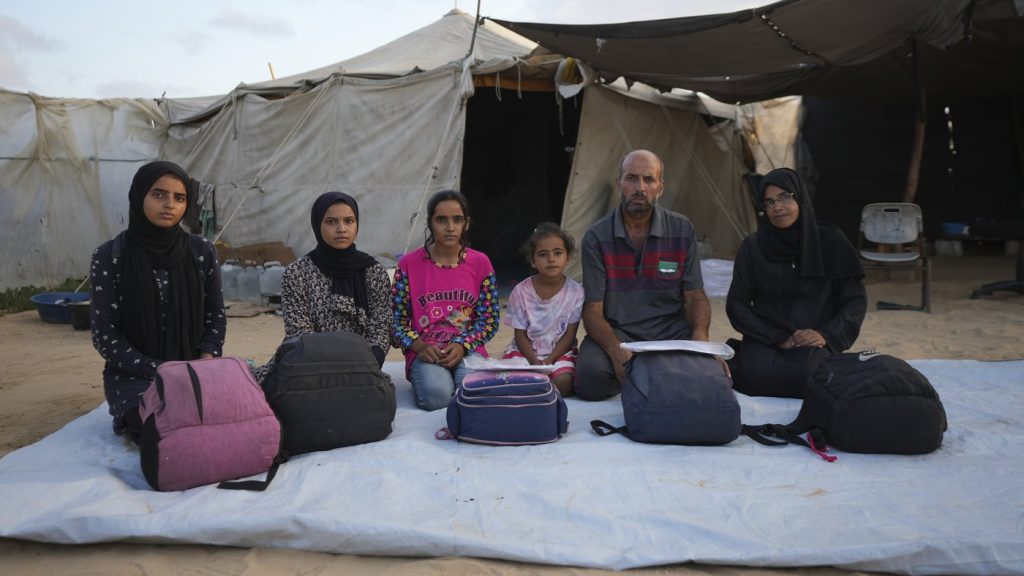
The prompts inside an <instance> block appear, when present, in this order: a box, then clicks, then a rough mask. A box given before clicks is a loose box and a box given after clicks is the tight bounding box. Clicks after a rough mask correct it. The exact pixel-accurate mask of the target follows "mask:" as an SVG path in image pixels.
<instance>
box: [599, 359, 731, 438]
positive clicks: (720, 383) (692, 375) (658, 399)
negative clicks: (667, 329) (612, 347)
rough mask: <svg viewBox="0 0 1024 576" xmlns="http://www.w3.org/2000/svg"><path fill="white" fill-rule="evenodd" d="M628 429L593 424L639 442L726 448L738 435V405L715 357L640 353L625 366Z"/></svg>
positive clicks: (624, 404) (603, 433)
mask: <svg viewBox="0 0 1024 576" xmlns="http://www.w3.org/2000/svg"><path fill="white" fill-rule="evenodd" d="M622 412H623V417H624V419H625V421H626V425H625V426H623V427H619V428H616V427H614V426H612V425H610V424H608V423H607V422H603V421H601V420H594V421H592V422H591V423H590V426H591V427H592V428H593V429H594V432H596V433H598V434H599V435H601V436H606V435H608V434H614V433H616V432H618V433H621V434H624V435H625V436H627V437H629V439H631V440H634V441H637V442H651V443H659V444H688V445H715V444H728V443H729V442H732V441H733V440H735V439H736V437H737V436H739V434H740V429H741V424H740V405H739V402H738V401H737V400H736V394H735V393H734V392H733V391H732V380H730V379H729V377H728V376H726V375H725V370H724V369H723V368H722V365H721V363H719V362H718V360H716V359H715V357H714V356H710V355H707V354H699V353H695V352H685V351H682V350H675V351H665V352H640V353H637V354H636V355H634V356H633V358H632V359H630V361H629V363H628V364H627V365H626V381H625V382H624V383H623V384H622Z"/></svg>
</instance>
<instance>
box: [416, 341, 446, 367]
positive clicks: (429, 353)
mask: <svg viewBox="0 0 1024 576" xmlns="http://www.w3.org/2000/svg"><path fill="white" fill-rule="evenodd" d="M416 357H417V358H419V360H420V362H427V363H428V364H441V361H442V360H444V357H445V352H444V350H442V349H441V348H439V347H438V346H437V345H436V344H423V345H422V346H421V347H420V349H419V351H417V352H416ZM442 365H443V364H442Z"/></svg>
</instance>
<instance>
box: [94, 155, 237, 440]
mask: <svg viewBox="0 0 1024 576" xmlns="http://www.w3.org/2000/svg"><path fill="white" fill-rule="evenodd" d="M193 184H194V181H193V180H192V179H191V178H189V175H188V173H187V172H185V170H184V169H182V168H181V167H180V166H178V165H177V164H174V163H171V162H162V161H158V162H150V163H148V164H146V165H145V166H143V167H141V168H139V170H138V172H136V173H135V178H134V179H133V180H132V186H131V189H130V190H129V192H128V229H127V230H125V231H124V232H121V233H120V234H118V235H117V237H115V238H114V239H113V240H110V241H108V242H105V243H103V244H101V245H100V246H99V247H98V248H96V250H95V252H93V255H92V266H91V270H90V280H91V284H92V287H91V289H90V296H91V300H92V304H91V325H92V341H93V345H94V346H95V347H96V350H98V351H99V353H100V355H101V356H103V358H104V359H105V360H106V364H105V365H104V368H103V392H104V394H105V396H106V399H107V404H108V405H109V408H110V414H111V416H113V417H114V432H116V433H117V434H124V433H126V432H127V433H128V435H129V436H130V437H131V438H132V439H133V440H136V441H137V440H138V434H139V432H140V431H141V428H142V421H141V419H140V417H139V411H138V405H139V401H140V399H141V396H142V393H143V392H145V391H146V388H147V387H148V386H149V383H150V380H152V378H153V376H154V375H155V374H156V367H157V366H158V365H159V364H161V363H162V362H164V361H167V360H193V359H198V358H213V357H215V356H220V354H221V351H222V348H223V346H224V330H225V327H226V325H227V322H226V319H225V317H224V296H223V294H222V292H221V284H220V268H219V266H218V264H217V252H216V250H214V247H213V245H212V244H210V243H209V242H207V241H206V239H205V238H203V237H201V236H196V235H193V234H189V233H187V232H185V230H184V229H182V228H181V227H180V226H179V223H180V222H181V220H182V218H183V217H184V216H185V213H186V212H187V211H188V207H189V205H190V203H191V200H192V199H191V198H190V196H191V195H192V194H193V193H194V190H193V188H194V186H193Z"/></svg>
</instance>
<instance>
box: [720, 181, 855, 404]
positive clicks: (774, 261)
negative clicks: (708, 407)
mask: <svg viewBox="0 0 1024 576" xmlns="http://www.w3.org/2000/svg"><path fill="white" fill-rule="evenodd" d="M758 199H759V201H760V204H761V207H762V208H763V209H764V216H763V218H762V222H761V224H760V227H759V228H758V230H757V232H755V233H753V234H751V235H750V236H747V238H746V239H745V240H744V241H743V244H742V245H741V246H740V249H739V252H738V253H737V254H736V262H735V264H734V266H733V276H732V284H731V285H730V287H729V295H728V297H727V299H726V306H725V311H726V314H728V316H729V321H730V322H731V323H732V326H733V328H735V329H736V331H738V332H739V333H740V334H742V335H743V341H742V342H739V341H736V340H730V341H729V344H730V345H731V346H732V347H733V348H734V349H735V350H736V356H735V357H734V358H733V359H732V360H730V361H729V368H730V369H731V371H732V377H733V387H734V388H735V389H736V390H737V391H738V392H743V393H744V394H747V395H750V396H782V397H787V398H803V397H804V389H805V386H806V382H807V378H808V376H810V375H811V373H813V372H814V369H815V368H816V367H817V365H818V362H820V361H821V359H822V358H823V357H825V356H827V355H829V354H836V353H839V352H842V351H844V350H847V349H849V348H850V346H852V345H853V342H854V341H855V340H856V339H857V335H858V334H859V333H860V326H861V323H862V322H863V321H864V314H865V312H866V310H867V295H866V294H865V292H864V282H863V280H864V271H863V269H862V268H861V265H860V259H859V258H858V256H857V252H856V251H855V250H854V248H853V245H851V244H850V241H849V240H847V238H846V236H845V235H844V234H843V232H842V231H841V230H840V229H839V228H837V227H836V226H834V225H832V224H829V223H827V222H819V221H817V220H816V219H815V217H814V208H813V207H812V206H811V200H810V197H809V196H808V195H807V190H806V188H805V187H804V184H803V181H802V180H801V179H800V176H799V175H798V174H797V173H796V172H794V171H793V170H790V169H789V168H779V169H777V170H772V171H771V172H769V173H768V174H766V175H765V176H764V178H763V179H762V181H761V186H760V189H759V191H758Z"/></svg>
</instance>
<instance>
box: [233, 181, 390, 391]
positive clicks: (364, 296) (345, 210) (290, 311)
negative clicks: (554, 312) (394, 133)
mask: <svg viewBox="0 0 1024 576" xmlns="http://www.w3.org/2000/svg"><path fill="white" fill-rule="evenodd" d="M309 216H310V222H309V223H310V225H311V226H312V227H313V235H314V236H316V248H314V249H313V250H311V251H310V252H309V253H308V254H306V255H305V256H303V257H302V258H299V259H298V260H296V261H295V262H292V263H291V264H289V265H288V267H287V268H286V269H285V271H284V275H283V276H282V277H281V311H282V314H284V337H285V339H286V340H287V339H288V338H294V337H296V336H301V335H303V334H311V333H314V332H337V331H339V330H348V331H349V332H354V333H356V334H360V335H362V337H363V338H364V339H366V341H367V343H369V344H370V349H371V350H373V354H374V356H376V357H377V363H378V364H383V363H384V357H385V355H386V354H387V351H388V348H389V347H390V343H389V338H390V336H389V332H388V328H389V325H390V322H391V281H390V280H389V279H388V273H387V271H386V270H385V269H384V267H383V266H381V265H380V264H379V263H378V262H377V260H376V259H375V258H374V257H373V256H370V255H369V254H367V253H365V252H360V251H359V250H357V249H356V246H355V240H356V235H357V234H358V233H359V205H358V204H356V201H355V199H354V198H352V197H351V196H349V195H348V194H345V193H342V192H326V193H324V194H322V195H321V196H320V197H319V198H317V199H316V202H314V203H313V209H312V210H311V211H310V215H309ZM272 365H273V360H271V363H269V364H267V365H265V366H261V367H259V368H256V369H255V370H254V371H253V373H254V375H255V376H256V378H257V379H258V380H259V381H260V382H262V381H263V379H264V378H265V377H266V375H267V373H268V372H269V371H270V369H271V367H272Z"/></svg>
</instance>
